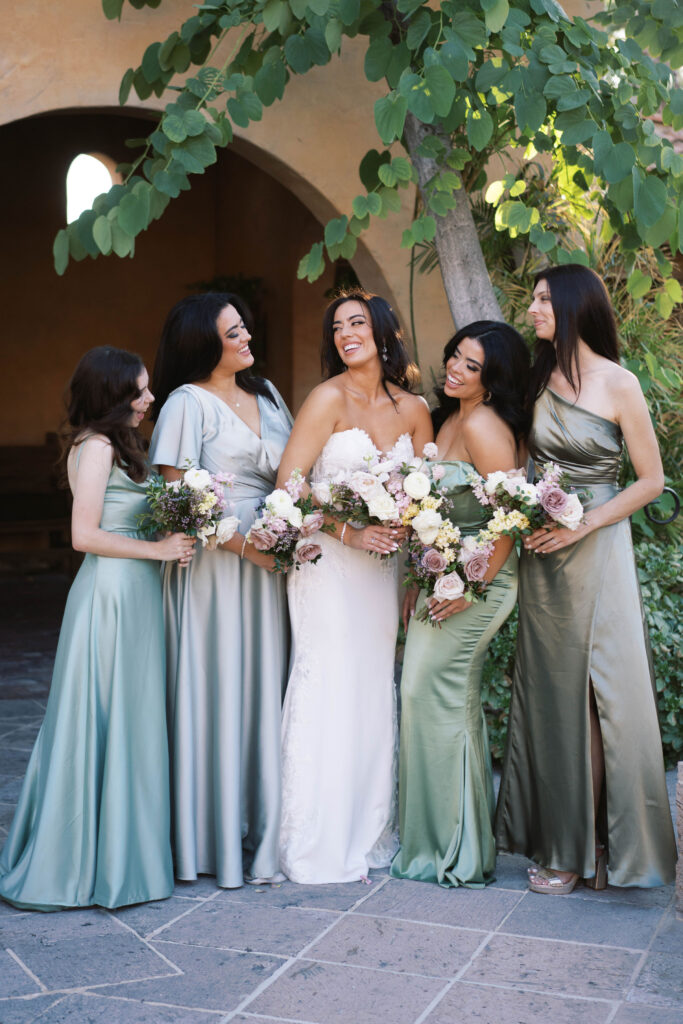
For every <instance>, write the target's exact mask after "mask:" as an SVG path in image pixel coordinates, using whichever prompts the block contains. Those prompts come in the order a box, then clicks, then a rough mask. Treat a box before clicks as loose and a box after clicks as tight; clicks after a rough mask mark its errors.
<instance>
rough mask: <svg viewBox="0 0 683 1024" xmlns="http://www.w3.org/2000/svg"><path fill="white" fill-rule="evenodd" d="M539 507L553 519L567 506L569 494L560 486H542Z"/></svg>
mask: <svg viewBox="0 0 683 1024" xmlns="http://www.w3.org/2000/svg"><path fill="white" fill-rule="evenodd" d="M540 499H541V507H542V508H543V509H544V511H545V512H547V513H548V515H549V516H552V517H553V519H557V518H558V517H559V516H561V515H562V513H563V512H564V510H565V509H566V507H567V502H568V501H569V495H568V494H567V493H566V492H565V491H563V490H562V488H561V487H544V488H543V489H542V490H541V492H540Z"/></svg>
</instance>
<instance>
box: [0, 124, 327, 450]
mask: <svg viewBox="0 0 683 1024" xmlns="http://www.w3.org/2000/svg"><path fill="white" fill-rule="evenodd" d="M145 127H146V123H145V122H143V123H142V124H141V122H140V121H139V120H138V119H131V118H127V117H123V116H121V115H119V114H110V113H108V114H95V113H88V114H82V113H77V114H68V115H67V114H63V115H45V116H42V117H39V118H34V119H31V120H30V121H29V120H26V121H20V122H17V123H15V124H12V125H6V126H4V127H3V128H0V146H1V148H2V152H3V153H4V154H8V155H11V158H10V159H7V158H5V159H4V160H3V161H2V163H0V195H2V196H3V197H4V201H3V209H2V223H3V227H4V238H5V243H4V245H3V246H2V252H1V253H0V302H1V303H2V310H3V315H2V326H1V328H0V335H1V337H2V354H3V370H4V373H3V374H2V377H1V378H0V394H1V399H2V400H1V401H0V444H30V443H40V441H41V440H42V438H43V437H44V434H45V432H46V431H48V430H54V429H55V428H56V426H57V424H58V423H59V420H60V417H61V396H62V392H63V387H64V384H65V383H66V381H67V380H68V378H69V376H70V374H71V371H72V370H73V367H74V365H75V363H76V362H77V360H78V358H79V356H80V355H81V354H82V353H83V352H84V351H85V350H86V349H88V348H90V347H91V346H92V345H96V344H112V345H118V346H120V347H124V348H130V349H133V350H134V351H138V352H140V354H141V355H142V356H143V357H144V358H145V360H146V361H147V362H148V363H149V365H150V366H151V363H152V361H153V357H154V351H155V348H156V343H157V339H158V336H159V332H160V329H161V324H162V322H163V318H164V316H165V314H166V312H167V310H168V309H169V308H170V306H171V305H172V304H173V303H174V302H175V301H176V300H177V299H178V298H181V297H182V296H183V295H185V294H187V293H188V287H187V286H188V285H189V284H191V283H192V282H195V281H200V280H209V279H211V278H213V277H214V276H215V275H217V274H227V275H233V274H237V273H240V272H241V273H243V274H245V275H247V276H255V277H262V278H263V279H264V284H265V296H266V299H265V301H266V316H267V324H268V339H267V357H268V363H267V368H268V372H269V374H270V375H271V376H272V378H273V380H274V382H275V383H276V385H277V386H278V387H279V388H280V389H281V390H282V392H283V394H284V395H285V397H286V398H287V400H288V401H291V397H292V378H293V370H292V368H293V364H294V359H293V355H292V339H293V336H294V334H295V333H296V341H297V347H298V349H299V355H298V357H297V361H298V362H299V363H302V364H303V365H306V364H307V363H308V362H309V361H312V362H313V363H314V364H315V365H316V366H317V344H318V329H317V324H319V322H320V315H321V312H322V308H323V307H324V305H325V298H324V295H323V292H324V290H325V288H328V287H329V286H330V282H331V276H330V275H328V276H327V277H326V278H323V279H321V282H319V284H318V285H316V286H315V287H313V288H311V289H309V290H308V294H307V299H308V307H309V308H310V310H311V311H312V315H311V317H310V320H306V321H305V322H302V321H298V322H297V324H296V331H295V329H294V326H293V315H294V300H293V292H294V289H295V288H298V289H300V287H301V286H300V285H298V284H297V283H296V266H297V262H298V259H299V253H300V246H301V242H302V240H304V241H305V244H306V245H308V244H310V242H312V241H314V240H315V238H316V237H317V235H318V233H319V231H320V227H319V225H318V224H317V222H316V221H315V219H314V218H313V216H312V215H311V214H310V213H309V212H308V210H306V208H305V207H304V206H302V204H301V203H300V202H299V201H298V200H297V199H296V198H295V197H294V196H292V194H291V193H290V192H288V191H287V190H286V189H285V188H284V187H283V186H282V185H280V184H278V182H276V181H275V180H274V179H272V178H271V177H269V176H268V175H267V174H265V173H264V172H263V171H261V170H259V169H258V168H255V167H254V166H253V165H251V164H250V163H248V162H247V161H246V160H245V159H243V158H242V157H239V156H238V155H237V154H235V153H234V152H233V151H227V152H226V153H224V154H221V158H220V161H219V163H218V164H217V165H215V166H214V167H212V168H210V169H209V170H208V171H207V173H206V174H205V175H204V176H203V177H202V178H196V179H195V182H196V183H195V184H194V186H193V188H192V190H191V191H190V192H188V193H184V194H183V195H182V196H181V197H179V199H177V200H175V201H174V202H173V203H172V204H171V206H170V207H169V209H168V211H167V212H166V214H165V215H164V217H163V218H162V220H161V221H159V222H157V223H155V224H154V226H153V228H152V230H150V231H148V232H146V233H145V234H144V235H143V236H141V237H140V238H139V240H138V245H137V251H136V255H135V258H134V259H133V260H130V259H125V260H120V259H117V258H107V259H104V258H101V257H100V258H99V259H98V260H95V261H93V260H90V259H86V260H85V261H83V262H81V263H78V264H71V265H70V266H69V268H68V270H67V272H66V274H65V275H64V277H62V278H59V277H57V276H56V274H55V272H54V270H53V267H52V255H51V245H52V238H53V236H54V234H55V232H56V231H57V230H58V228H59V227H60V226H61V225H62V224H63V223H64V219H65V191H64V181H65V177H66V172H67V169H68V167H69V164H70V162H71V160H72V159H73V157H74V156H76V155H77V154H78V153H79V152H93V151H101V152H103V153H109V154H111V155H112V156H114V158H115V159H116V160H120V159H124V158H125V157H126V150H125V149H124V147H123V145H122V143H123V140H124V139H125V138H128V137H134V136H137V135H140V134H141V133H142V131H144V129H145ZM309 240H310V242H309ZM309 355H310V360H309ZM316 379H317V377H316Z"/></svg>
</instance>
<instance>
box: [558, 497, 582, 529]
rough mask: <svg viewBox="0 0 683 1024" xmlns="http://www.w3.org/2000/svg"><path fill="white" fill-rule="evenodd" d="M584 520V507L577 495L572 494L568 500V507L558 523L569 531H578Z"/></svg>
mask: <svg viewBox="0 0 683 1024" xmlns="http://www.w3.org/2000/svg"><path fill="white" fill-rule="evenodd" d="M582 519H583V505H582V504H581V502H580V500H579V498H578V497H577V495H576V494H570V495H569V497H568V499H567V507H566V508H565V510H564V512H563V513H562V515H561V516H560V517H559V519H558V520H557V521H558V523H561V524H562V526H566V527H567V529H568V530H576V529H577V527H579V526H580V525H581V520H582Z"/></svg>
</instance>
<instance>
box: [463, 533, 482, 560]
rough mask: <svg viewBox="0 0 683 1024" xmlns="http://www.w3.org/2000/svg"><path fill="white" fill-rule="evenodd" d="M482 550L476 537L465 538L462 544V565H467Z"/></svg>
mask: <svg viewBox="0 0 683 1024" xmlns="http://www.w3.org/2000/svg"><path fill="white" fill-rule="evenodd" d="M480 550H481V548H480V546H479V543H478V541H477V538H476V537H463V538H462V540H461V542H460V557H459V561H460V563H461V565H467V563H468V562H469V560H470V558H473V557H474V556H475V555H476V554H477V553H478V552H479V551H480Z"/></svg>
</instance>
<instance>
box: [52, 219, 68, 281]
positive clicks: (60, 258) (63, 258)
mask: <svg viewBox="0 0 683 1024" xmlns="http://www.w3.org/2000/svg"><path fill="white" fill-rule="evenodd" d="M52 258H53V260H54V264H55V270H56V271H57V273H58V274H59V276H60V277H61V276H62V274H63V273H64V271H65V270H66V268H67V267H68V265H69V233H68V231H67V230H66V228H61V229H60V230H59V231H58V232H57V234H56V236H55V240H54V242H53V243H52Z"/></svg>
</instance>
